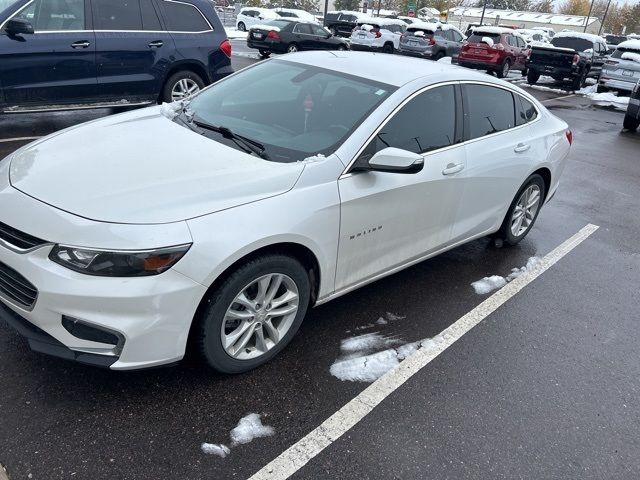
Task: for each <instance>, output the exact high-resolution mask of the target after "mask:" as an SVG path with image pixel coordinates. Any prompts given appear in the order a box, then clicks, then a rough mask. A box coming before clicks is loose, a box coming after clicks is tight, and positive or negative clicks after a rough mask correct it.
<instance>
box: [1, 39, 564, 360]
mask: <svg viewBox="0 0 640 480" xmlns="http://www.w3.org/2000/svg"><path fill="white" fill-rule="evenodd" d="M373 79H375V80H373ZM571 140H572V136H571V132H569V131H568V130H567V125H566V124H565V123H564V122H563V121H561V120H559V119H558V118H556V117H554V116H553V115H552V114H551V113H550V112H549V111H548V110H547V109H546V108H545V107H544V106H543V105H542V104H540V103H539V102H538V101H537V100H536V99H535V98H533V97H532V96H530V95H529V94H528V93H526V92H524V91H523V90H520V89H519V88H518V87H516V86H513V85H511V84H508V83H505V82H503V81H501V80H498V79H493V78H490V77H487V76H486V75H483V74H480V73H475V72H473V71H470V70H466V69H462V68H458V67H451V66H450V65H442V64H439V63H435V62H424V63H420V64H416V63H415V61H413V60H411V59H409V58H406V57H390V56H389V55H380V54H374V53H359V52H319V51H316V52H305V53H296V54H291V55H287V56H286V58H278V59H271V60H267V61H264V62H261V63H258V64H255V65H254V66H252V67H250V68H247V69H244V70H242V71H241V72H238V73H236V74H234V75H231V76H229V77H227V78H225V79H224V80H222V81H220V82H218V83H216V84H214V85H212V86H210V87H208V88H207V89H205V90H203V91H202V92H201V93H199V94H198V95H196V96H195V97H193V98H192V99H191V100H190V101H189V102H188V103H187V102H184V103H176V104H170V105H163V106H157V107H150V108H147V109H143V110H137V111H132V112H126V113H123V114H120V115H115V116H111V117H107V118H104V119H100V120H96V121H93V122H90V123H86V124H83V125H79V126H76V127H72V128H70V129H67V130H64V131H61V132H58V133H55V134H53V135H50V136H49V137H47V138H44V139H41V140H39V141H36V142H34V143H31V144H30V145H27V146H25V147H23V148H21V149H19V150H18V151H16V152H14V153H13V154H12V155H10V156H9V157H7V158H5V159H4V160H2V161H1V162H0V205H1V208H0V303H2V304H4V307H0V311H1V312H2V316H3V318H5V319H6V320H7V322H9V323H10V324H12V325H14V326H15V327H16V329H18V331H19V332H21V333H22V334H23V335H24V336H25V337H27V338H28V340H29V343H30V345H31V348H32V349H33V350H36V351H40V352H44V353H49V354H52V355H56V356H59V357H64V358H68V359H72V360H76V361H79V362H83V363H86V364H92V365H99V366H103V367H108V368H111V369H114V370H128V369H137V368H143V367H151V366H156V365H163V364H170V363H173V362H176V361H178V360H180V359H182V358H183V356H184V354H185V349H186V347H187V344H188V343H190V342H191V343H192V344H193V345H194V346H196V347H197V349H198V350H199V351H200V353H201V354H202V356H203V358H204V359H205V360H206V361H207V362H208V363H209V365H211V366H212V367H213V368H214V369H216V370H218V371H220V372H225V373H239V372H243V371H247V370H249V369H252V368H255V367H257V366H259V365H261V364H263V363H265V362H266V361H268V360H270V359H271V358H273V357H274V356H275V355H276V354H277V353H278V352H280V351H281V350H282V349H283V348H284V347H285V346H286V345H287V344H288V343H289V342H290V341H291V339H292V337H293V336H294V335H295V333H296V331H297V330H298V327H299V326H300V324H301V322H302V320H303V319H304V317H305V315H306V313H307V310H308V309H309V308H310V307H313V306H317V305H321V304H323V303H326V302H328V301H330V300H332V299H334V298H337V297H339V296H341V295H344V294H346V293H348V292H351V291H353V290H355V289H357V288H359V287H362V286H363V285H366V284H368V283H370V282H373V281H375V280H377V279H380V278H382V277H385V276H387V275H391V274H393V273H395V272H398V271H400V270H402V269H403V268H406V267H408V266H410V265H413V264H415V263H417V262H420V261H422V260H424V259H427V258H429V257H433V256H434V255H437V254H439V253H441V252H444V251H446V250H449V249H451V248H454V247H456V246H457V245H461V244H463V243H465V242H469V241H471V240H473V239H476V238H480V237H485V236H494V237H495V238H499V239H502V240H503V241H504V242H505V243H507V244H510V245H515V244H517V243H518V242H520V241H521V240H522V239H523V238H524V237H525V236H526V235H527V234H528V233H529V231H530V230H531V228H532V226H533V225H534V222H535V221H536V218H537V216H538V213H539V212H540V209H541V207H542V206H543V205H544V204H545V203H546V202H548V201H549V199H550V198H551V197H552V196H553V194H554V193H555V192H556V189H557V188H558V184H559V180H560V176H561V174H562V171H563V169H564V166H565V161H566V158H567V155H568V153H569V150H570V144H571Z"/></svg>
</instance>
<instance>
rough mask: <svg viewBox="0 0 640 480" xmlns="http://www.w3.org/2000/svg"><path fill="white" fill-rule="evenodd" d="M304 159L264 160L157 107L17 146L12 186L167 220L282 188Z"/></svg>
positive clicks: (120, 214) (84, 210)
mask: <svg viewBox="0 0 640 480" xmlns="http://www.w3.org/2000/svg"><path fill="white" fill-rule="evenodd" d="M303 169H304V165H303V164H302V163H287V164H284V163H276V162H269V161H266V160H263V159H261V158H258V157H256V156H252V155H249V154H246V153H244V152H241V151H239V150H236V149H234V148H231V147H227V146H226V145H223V144H221V143H218V142H216V141H213V140H210V139H208V138H206V137H204V136H201V135H199V134H197V133H195V132H193V131H191V130H189V129H187V128H185V127H183V126H181V125H179V124H177V123H175V122H173V121H171V120H170V119H169V118H167V117H166V116H165V115H163V114H162V113H161V108H160V107H152V108H146V109H143V110H137V111H134V112H128V113H125V114H121V115H114V116H112V117H107V118H105V119H100V120H96V121H93V122H89V123H86V124H82V125H80V126H77V127H72V128H70V129H67V130H65V131H62V132H59V133H57V134H54V135H51V136H49V137H47V138H45V139H42V140H40V141H37V142H35V143H32V144H30V145H28V146H26V147H23V148H22V149H20V150H19V151H18V152H16V154H15V155H14V156H13V158H12V159H11V166H10V172H9V176H10V181H11V185H12V186H13V187H14V188H16V189H18V190H20V191H22V192H23V193H25V194H27V195H30V196H31V197H34V198H36V199H38V200H40V201H42V202H45V203H47V204H49V205H52V206H54V207H56V208H59V209H61V210H64V211H67V212H69V213H73V214H75V215H79V216H81V217H85V218H88V219H92V220H97V221H102V222H112V223H132V224H152V223H169V222H176V221H180V220H186V219H189V218H194V217H198V216H201V215H205V214H208V213H213V212H216V211H220V210H224V209H227V208H231V207H235V206H238V205H242V204H246V203H249V202H255V201H257V200H261V199H264V198H267V197H271V196H274V195H279V194H282V193H284V192H286V191H288V190H290V189H291V188H293V186H294V184H295V182H296V181H297V179H298V178H299V176H300V174H301V173H302V170H303Z"/></svg>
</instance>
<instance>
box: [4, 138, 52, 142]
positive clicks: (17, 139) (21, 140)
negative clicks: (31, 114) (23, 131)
mask: <svg viewBox="0 0 640 480" xmlns="http://www.w3.org/2000/svg"><path fill="white" fill-rule="evenodd" d="M39 138H42V137H16V138H0V143H10V142H30V141H31V140H38V139H39Z"/></svg>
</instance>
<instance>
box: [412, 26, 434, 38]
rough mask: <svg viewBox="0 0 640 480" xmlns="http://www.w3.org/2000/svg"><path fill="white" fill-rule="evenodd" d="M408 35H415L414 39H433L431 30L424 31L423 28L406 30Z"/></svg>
mask: <svg viewBox="0 0 640 480" xmlns="http://www.w3.org/2000/svg"><path fill="white" fill-rule="evenodd" d="M407 33H408V34H409V35H415V36H416V37H433V30H426V29H424V28H407Z"/></svg>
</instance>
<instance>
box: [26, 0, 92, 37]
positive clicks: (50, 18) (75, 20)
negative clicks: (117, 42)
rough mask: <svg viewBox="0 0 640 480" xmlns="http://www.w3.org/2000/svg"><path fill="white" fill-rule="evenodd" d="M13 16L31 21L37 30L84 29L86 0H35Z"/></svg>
mask: <svg viewBox="0 0 640 480" xmlns="http://www.w3.org/2000/svg"><path fill="white" fill-rule="evenodd" d="M13 18H18V19H22V20H27V21H29V22H30V23H31V24H32V25H33V29H34V31H36V32H46V31H65V30H84V29H85V20H84V0H34V2H33V3H31V4H29V5H28V6H27V7H26V8H23V9H22V10H20V11H19V12H18V13H17V14H15V15H14V16H13Z"/></svg>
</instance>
